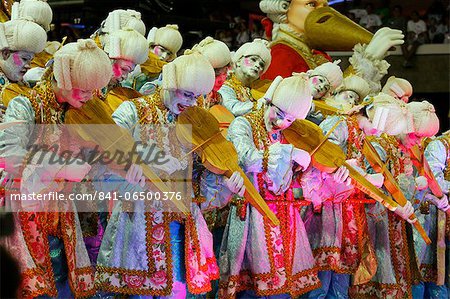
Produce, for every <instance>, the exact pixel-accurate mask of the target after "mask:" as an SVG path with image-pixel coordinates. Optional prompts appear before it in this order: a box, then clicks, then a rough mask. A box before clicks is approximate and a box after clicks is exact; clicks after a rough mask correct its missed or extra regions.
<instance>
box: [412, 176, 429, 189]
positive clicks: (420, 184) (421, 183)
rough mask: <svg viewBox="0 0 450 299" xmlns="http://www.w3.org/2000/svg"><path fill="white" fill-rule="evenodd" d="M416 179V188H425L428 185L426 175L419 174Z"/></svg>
mask: <svg viewBox="0 0 450 299" xmlns="http://www.w3.org/2000/svg"><path fill="white" fill-rule="evenodd" d="M415 181H416V189H417V190H419V191H422V190H425V189H427V187H428V181H427V178H426V177H424V176H419V177H417V178H416V179H415Z"/></svg>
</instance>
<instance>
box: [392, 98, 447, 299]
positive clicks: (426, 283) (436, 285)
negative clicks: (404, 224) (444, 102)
mask: <svg viewBox="0 0 450 299" xmlns="http://www.w3.org/2000/svg"><path fill="white" fill-rule="evenodd" d="M407 108H408V111H410V112H411V114H412V116H413V123H414V132H412V133H410V134H408V135H404V136H401V138H400V140H401V144H402V145H403V146H402V147H405V149H410V148H412V147H413V146H417V147H418V149H419V152H420V155H422V154H423V151H424V149H423V148H422V146H421V145H422V144H423V141H424V139H425V138H429V137H433V136H434V135H435V134H436V133H437V132H438V130H439V119H438V117H437V115H436V113H435V110H434V107H433V105H432V104H430V103H429V102H427V101H422V102H410V103H408V105H407ZM410 156H411V158H412V159H413V160H414V158H415V157H414V155H413V154H410ZM418 162H419V163H420V162H421V163H423V161H418ZM415 165H416V164H415ZM421 167H423V166H422V165H419V168H421ZM413 174H414V177H416V179H415V181H414V180H412V179H411V177H403V178H402V181H401V185H400V186H401V187H402V185H404V187H403V188H402V189H404V190H405V195H406V196H407V197H411V198H415V201H416V204H415V205H414V206H415V207H418V209H417V210H418V211H419V212H418V213H416V216H417V219H418V221H419V222H420V224H421V225H422V226H423V227H424V229H425V231H426V233H427V235H428V236H429V237H430V239H431V244H430V245H427V244H426V243H425V242H424V241H423V239H422V238H421V237H420V235H419V234H418V233H417V232H416V231H413V233H414V247H415V250H416V254H417V260H418V264H419V271H420V274H421V277H422V279H421V281H420V283H419V284H415V285H413V298H424V297H430V298H447V297H448V290H447V286H446V285H445V284H444V282H445V269H438V264H439V265H445V262H444V261H445V245H444V246H442V245H443V244H445V231H446V229H445V223H446V222H445V218H446V217H445V214H444V213H442V212H439V210H441V211H443V212H445V211H446V210H447V209H449V208H450V207H449V205H448V199H447V196H446V195H444V196H443V197H442V198H440V199H439V198H437V197H436V196H434V195H433V193H432V192H431V190H430V189H427V186H428V184H427V180H426V178H425V177H423V176H420V175H421V173H420V169H418V168H417V167H415V168H414V173H413ZM416 186H418V188H415V187H416ZM416 189H418V190H416ZM447 192H448V190H447ZM444 194H445V193H444ZM429 202H432V203H433V205H429ZM438 213H442V214H443V215H442V216H439V215H438ZM439 222H440V223H439ZM439 230H440V232H439ZM439 247H441V248H439ZM442 247H443V248H442ZM438 248H439V249H438ZM440 251H441V252H442V254H440Z"/></svg>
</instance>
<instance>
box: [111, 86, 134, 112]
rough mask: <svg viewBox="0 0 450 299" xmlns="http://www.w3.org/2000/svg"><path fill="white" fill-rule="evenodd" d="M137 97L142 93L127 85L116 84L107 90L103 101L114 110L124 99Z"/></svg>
mask: <svg viewBox="0 0 450 299" xmlns="http://www.w3.org/2000/svg"><path fill="white" fill-rule="evenodd" d="M139 97H142V94H140V93H139V92H137V91H136V90H134V89H132V88H128V87H122V86H117V87H114V88H113V89H111V90H110V91H109V92H108V94H107V95H106V99H105V102H106V103H107V104H108V106H109V107H110V108H111V109H112V111H115V110H116V109H117V108H118V107H119V106H120V104H122V103H123V102H124V101H127V100H128V99H136V98H139Z"/></svg>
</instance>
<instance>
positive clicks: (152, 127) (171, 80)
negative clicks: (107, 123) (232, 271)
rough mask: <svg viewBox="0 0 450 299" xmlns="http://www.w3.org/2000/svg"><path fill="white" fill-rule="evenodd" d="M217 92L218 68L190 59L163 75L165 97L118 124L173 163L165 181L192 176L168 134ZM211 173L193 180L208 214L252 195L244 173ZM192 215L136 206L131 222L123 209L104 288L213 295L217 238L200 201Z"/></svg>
mask: <svg viewBox="0 0 450 299" xmlns="http://www.w3.org/2000/svg"><path fill="white" fill-rule="evenodd" d="M213 85H214V70H213V68H212V66H211V65H210V63H209V62H208V61H207V60H206V59H205V58H204V57H203V56H201V55H199V54H191V55H183V56H181V57H178V58H176V59H175V60H174V61H173V62H170V63H168V64H166V65H165V66H164V67H163V71H162V86H161V89H158V91H157V92H155V93H154V94H153V95H151V96H148V97H141V98H137V99H133V100H131V101H126V102H124V103H122V104H121V105H120V106H119V108H118V109H117V110H116V111H115V112H114V114H113V118H114V120H115V121H116V123H117V124H118V125H120V126H122V127H124V128H126V129H128V130H130V131H131V132H132V134H133V136H134V137H135V139H136V140H138V141H141V142H143V143H144V145H146V146H150V145H151V144H155V145H156V146H157V147H158V148H159V149H161V150H164V151H165V153H167V155H166V160H167V161H166V163H164V164H163V165H160V166H156V165H155V168H157V169H159V171H160V172H161V174H162V175H164V174H165V175H166V176H167V175H172V174H173V173H174V172H175V171H178V170H183V171H186V169H187V161H186V160H183V159H182V157H183V155H184V154H186V153H185V150H184V149H183V148H182V147H180V145H179V144H178V142H176V140H173V137H174V136H173V135H171V134H170V133H168V132H167V129H168V128H167V126H170V125H171V124H174V123H175V121H176V120H177V116H178V115H179V114H180V113H181V112H182V111H184V110H185V109H186V108H187V107H189V106H193V105H195V104H196V101H197V98H198V97H199V96H200V95H202V94H207V93H209V92H210V91H211V89H212V87H213ZM150 136H154V137H150ZM194 167H195V165H194ZM141 173H142V171H141ZM203 173H204V176H201V177H198V176H195V175H194V176H193V177H194V178H195V177H197V178H198V180H197V181H196V182H195V183H194V186H193V188H194V194H195V196H196V197H197V196H204V198H206V202H203V203H202V208H208V206H212V207H214V208H216V207H217V206H219V207H220V203H223V205H225V204H226V203H227V202H228V201H229V200H230V198H231V196H232V194H233V193H239V194H241V195H242V194H243V192H244V191H245V187H243V179H242V178H241V177H240V175H239V174H238V173H234V174H233V175H232V176H231V178H230V179H226V178H223V177H217V176H215V175H211V176H209V177H208V172H206V171H205V172H203ZM194 180H195V179H194ZM198 192H201V194H199V193H198ZM190 210H191V214H190V215H188V216H186V218H183V216H181V215H179V213H167V212H163V211H160V210H157V211H156V212H145V210H144V209H143V208H142V207H140V206H139V205H136V206H135V210H134V216H133V217H132V218H131V219H130V218H129V214H128V213H127V212H126V211H125V210H124V208H123V205H122V203H121V202H119V204H118V205H117V206H116V207H115V208H114V211H113V214H112V216H111V218H110V221H109V222H108V226H107V229H106V232H105V237H104V239H103V242H102V245H101V248H100V254H99V257H98V260H97V272H96V282H97V284H98V286H99V288H100V289H101V290H104V291H108V292H116V293H122V294H129V295H136V296H137V295H143V296H144V295H145V296H147V297H148V296H150V297H151V296H155V297H156V296H167V297H164V298H185V297H186V296H187V294H186V285H187V290H188V291H189V293H191V294H202V293H206V292H208V291H210V290H211V284H210V282H211V281H212V280H214V279H217V278H218V274H219V273H218V267H217V263H216V259H215V257H214V253H213V248H212V235H211V233H210V232H209V231H208V228H207V226H206V223H205V220H204V219H203V216H202V214H201V211H200V208H199V205H198V203H197V200H194V203H193V204H191V206H190ZM125 240H128V241H125Z"/></svg>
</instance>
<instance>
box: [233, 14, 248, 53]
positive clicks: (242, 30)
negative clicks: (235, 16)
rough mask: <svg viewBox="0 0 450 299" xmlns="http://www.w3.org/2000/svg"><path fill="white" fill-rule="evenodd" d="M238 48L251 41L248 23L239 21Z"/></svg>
mask: <svg viewBox="0 0 450 299" xmlns="http://www.w3.org/2000/svg"><path fill="white" fill-rule="evenodd" d="M237 27H238V28H237V35H236V45H235V46H236V48H239V47H240V46H242V45H243V44H245V43H247V42H249V41H250V32H249V30H248V28H247V24H246V21H245V20H243V19H239V21H238V22H237Z"/></svg>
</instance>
